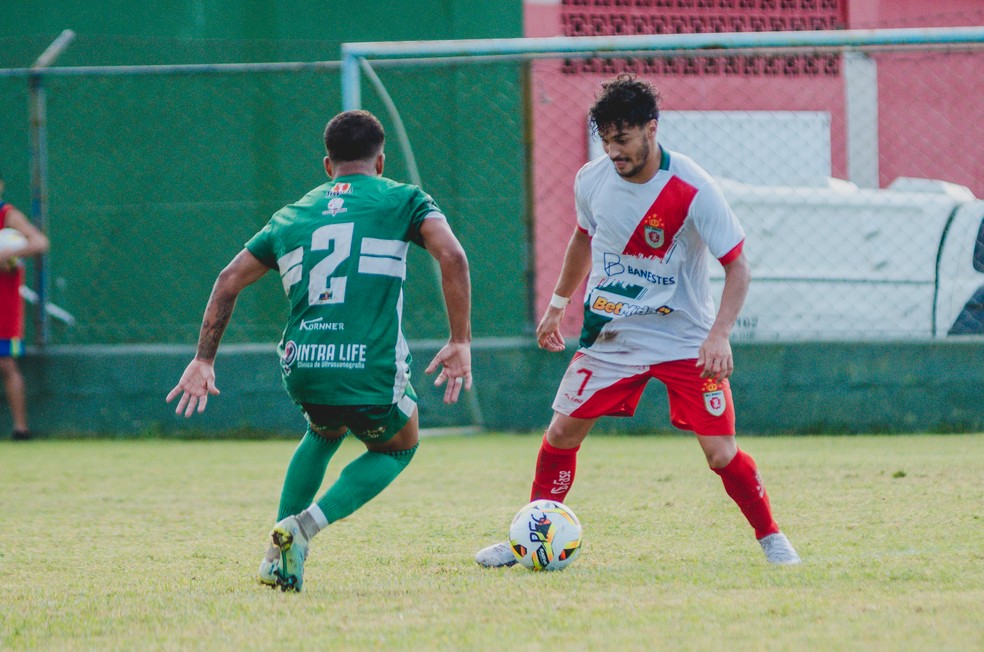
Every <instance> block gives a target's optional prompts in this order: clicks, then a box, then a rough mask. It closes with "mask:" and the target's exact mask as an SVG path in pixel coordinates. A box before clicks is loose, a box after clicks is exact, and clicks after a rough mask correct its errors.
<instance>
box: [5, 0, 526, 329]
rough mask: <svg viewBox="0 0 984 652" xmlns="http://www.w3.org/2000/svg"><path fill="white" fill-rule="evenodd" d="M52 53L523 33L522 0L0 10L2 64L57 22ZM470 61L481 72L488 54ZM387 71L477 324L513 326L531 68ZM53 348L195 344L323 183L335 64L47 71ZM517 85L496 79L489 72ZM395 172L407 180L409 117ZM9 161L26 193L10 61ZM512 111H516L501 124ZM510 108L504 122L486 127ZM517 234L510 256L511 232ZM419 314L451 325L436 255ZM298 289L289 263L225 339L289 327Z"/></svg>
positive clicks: (292, 51)
mask: <svg viewBox="0 0 984 652" xmlns="http://www.w3.org/2000/svg"><path fill="white" fill-rule="evenodd" d="M65 28H70V29H72V30H74V31H75V32H76V34H77V36H76V38H75V40H74V41H73V42H72V43H71V45H70V46H69V47H68V48H67V49H66V50H65V51H64V53H63V54H62V56H61V57H60V58H59V59H58V60H57V62H56V66H58V67H66V66H95V65H104V66H120V65H135V64H154V65H160V64H186V63H240V62H277V61H301V62H308V61H337V60H339V59H340V54H339V53H340V45H341V43H343V42H346V41H373V40H417V39H447V38H455V39H462V38H479V37H515V36H520V35H521V34H522V6H521V4H520V3H486V2H477V1H474V0H455V1H453V2H452V1H435V0H421V1H416V0H415V1H414V2H396V3H351V2H344V3H343V2H310V1H308V2H304V1H299V2H261V1H258V0H240V1H238V2H234V1H228V0H227V1H224V2H210V3H204V2H199V1H195V2H190V1H186V2H169V3H149V4H148V3H142V4H141V3H136V4H135V3H128V2H107V1H105V0H101V1H100V0H95V1H93V2H86V3H51V2H36V1H30V0H27V1H23V2H17V3H5V4H4V6H3V9H2V10H0V67H25V66H29V65H30V64H31V63H32V62H33V61H34V60H35V58H36V57H37V56H38V55H39V54H40V53H41V52H42V51H43V50H44V48H45V47H46V46H47V45H48V44H49V43H50V42H51V41H52V40H53V39H54V38H55V36H57V34H59V33H60V32H61V30H62V29H65ZM472 71H473V69H472ZM472 71H469V70H461V69H455V68H451V69H447V70H436V69H433V68H430V69H418V70H414V71H408V72H403V71H389V70H380V71H379V76H380V77H381V78H382V79H383V81H384V83H385V84H386V88H387V91H388V92H389V94H390V95H391V96H392V97H393V98H394V101H395V102H396V105H397V109H398V110H399V112H400V118H401V120H402V122H403V123H404V124H405V125H406V128H407V131H408V135H409V140H410V143H411V145H412V148H413V154H414V156H415V158H416V161H417V166H418V168H419V170H420V175H421V183H422V185H423V187H424V188H425V190H427V191H428V192H430V193H431V194H432V195H433V196H434V198H435V199H436V200H437V202H438V203H439V204H440V205H441V207H442V208H443V209H444V210H445V212H446V213H447V214H448V216H449V219H450V221H451V224H452V227H453V228H454V229H455V231H456V233H457V234H458V237H459V238H460V239H461V240H462V242H463V244H464V245H465V247H466V249H467V250H468V251H469V252H470V253H471V254H472V255H471V264H472V272H473V285H474V296H475V310H474V324H473V330H474V332H475V333H476V334H477V335H482V336H503V335H516V334H518V333H520V332H523V331H524V329H526V328H527V327H528V324H529V322H530V319H531V316H530V315H529V314H528V313H527V312H526V311H525V310H519V311H516V310H503V309H502V306H503V305H508V303H509V301H510V299H511V298H512V297H515V296H521V297H522V296H525V295H526V285H525V276H526V270H527V267H528V258H527V251H526V248H525V246H524V244H523V243H525V242H526V241H527V239H528V238H527V223H526V220H527V217H526V211H525V206H526V199H525V186H524V179H525V161H524V158H523V147H522V143H521V139H522V137H523V128H522V124H521V121H522V119H523V117H522V116H523V112H522V110H521V101H522V100H521V97H520V95H519V94H518V93H516V92H513V91H511V90H509V89H514V88H516V87H517V85H518V77H519V74H520V71H519V68H518V67H517V66H515V65H492V66H489V67H486V68H485V69H484V70H483V72H482V74H481V76H480V79H477V78H476V76H475V75H474V74H472ZM44 88H45V91H46V94H47V113H48V125H47V127H48V149H49V164H48V168H49V200H50V201H49V211H48V214H49V218H48V224H47V232H48V234H49V237H50V238H51V241H52V249H51V253H50V255H49V257H48V260H49V269H50V279H51V281H50V285H51V287H50V300H51V301H53V302H54V303H56V304H57V305H59V306H61V307H63V308H65V309H66V310H68V311H69V312H70V313H71V314H73V315H74V316H75V317H76V319H77V322H76V324H75V326H74V327H72V328H67V327H64V326H63V325H61V324H60V323H58V322H52V327H51V339H50V342H49V343H50V344H52V345H69V344H161V343H167V344H189V343H193V342H194V341H195V338H196V337H197V332H198V328H199V324H200V320H201V312H202V309H203V307H204V304H205V300H206V298H207V297H208V293H209V290H210V288H211V285H212V282H213V280H214V278H215V276H216V274H217V273H218V272H219V270H220V269H221V268H222V267H223V265H224V264H225V263H226V262H227V261H228V260H229V259H231V258H232V256H233V255H234V254H235V253H236V252H237V251H238V250H239V249H240V248H241V247H242V244H243V243H244V242H245V241H246V240H247V239H248V238H249V237H250V236H251V235H252V234H253V233H255V232H256V231H257V230H259V228H261V227H262V225H263V224H264V223H265V222H266V220H267V219H268V218H269V216H270V215H271V214H272V213H273V212H274V211H275V210H277V209H278V208H279V207H280V206H282V205H284V204H287V203H289V202H291V201H294V200H295V199H297V198H299V197H301V196H302V195H303V194H305V193H306V192H307V191H308V190H309V189H310V188H312V187H314V186H316V185H318V184H320V183H323V182H324V181H326V178H325V175H324V172H323V170H322V168H321V158H322V156H323V154H324V148H323V144H322V142H321V134H322V131H323V129H324V125H325V123H326V122H327V120H328V119H329V118H330V117H331V116H332V115H334V114H335V113H336V112H337V111H338V110H340V109H341V98H340V78H339V74H338V71H337V70H324V69H322V70H307V71H292V72H280V73H270V72H263V73H250V74H244V73H231V74H209V75H203V74H182V75H162V74H150V75H130V76H119V75H99V76H94V77H93V76H48V77H46V78H45V81H44ZM496 88H499V89H505V91H500V92H488V91H489V89H496ZM363 98H364V102H365V105H366V108H368V109H370V110H372V111H373V112H374V113H376V114H377V115H379V117H380V118H381V120H382V121H383V123H384V126H385V127H386V129H387V132H388V135H389V138H388V145H387V166H386V174H387V176H390V177H392V178H395V179H397V180H400V181H408V182H409V181H411V179H410V175H409V171H408V170H409V168H408V166H407V164H406V160H405V158H404V153H403V152H402V151H401V149H400V147H399V146H398V139H397V131H396V123H395V121H394V120H393V119H392V118H391V117H390V116H389V114H388V113H387V112H386V110H385V106H384V105H383V103H382V101H381V98H380V97H379V96H378V94H377V93H376V91H375V90H374V89H373V88H372V87H370V86H369V85H368V84H365V85H364V88H363ZM0 111H2V114H0V115H2V118H0V119H2V123H0V170H3V171H4V174H5V176H6V177H7V193H6V199H7V200H8V201H10V202H11V203H13V204H15V205H18V206H20V207H21V208H22V209H24V210H25V212H27V211H28V208H29V205H30V201H29V200H30V189H29V182H30V174H29V160H28V153H29V150H28V144H29V131H28V129H29V124H28V94H27V80H26V79H25V78H23V77H14V78H10V77H7V78H4V77H0ZM503 116H507V117H508V119H509V120H512V121H513V124H511V125H510V124H508V123H503V122H502V117H503ZM492 123H495V125H494V126H490V125H491V124H492ZM503 242H506V243H512V244H513V246H512V248H511V250H510V251H508V252H507V255H499V253H498V252H499V250H500V249H501V248H502V243H503ZM409 265H410V269H409V271H408V284H407V301H406V306H407V310H406V313H405V317H406V329H407V333H408V336H409V337H412V338H436V337H442V336H445V335H446V323H445V318H444V316H443V311H442V309H441V297H440V288H439V285H438V283H437V281H436V279H435V276H434V273H433V270H432V267H431V264H430V259H429V257H428V256H427V255H426V254H425V253H423V252H422V251H419V250H417V251H414V253H413V254H411V256H410V259H409ZM285 305H286V302H285V301H284V298H283V293H282V290H281V288H280V285H279V282H278V281H277V279H276V278H275V275H273V274H271V275H268V277H267V278H265V279H263V280H262V281H261V282H260V283H259V284H258V285H257V287H255V288H252V289H250V291H248V292H247V293H244V295H243V296H242V298H241V301H240V303H239V306H238V309H237V316H236V318H235V319H234V320H233V322H232V324H231V326H230V328H229V330H228V332H227V334H226V340H225V342H227V343H249V342H271V341H275V340H276V339H277V338H278V337H279V333H280V329H281V328H282V322H283V319H284V309H285Z"/></svg>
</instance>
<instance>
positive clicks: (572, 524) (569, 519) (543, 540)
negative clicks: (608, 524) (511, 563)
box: [509, 499, 581, 571]
mask: <svg viewBox="0 0 984 652" xmlns="http://www.w3.org/2000/svg"><path fill="white" fill-rule="evenodd" d="M509 546H510V547H511V548H512V551H513V554H514V555H516V560H517V561H518V562H519V563H520V564H522V565H523V566H526V567H527V568H531V569H533V570H535V571H543V570H561V569H562V568H566V567H567V566H568V565H569V564H570V563H571V562H572V561H574V560H575V559H577V555H578V553H580V552H581V522H580V521H579V520H577V516H575V515H574V512H572V511H571V509H570V508H569V507H567V506H566V505H564V504H563V503H559V502H557V501H556V500H544V499H541V500H534V501H533V502H532V503H530V504H529V505H527V506H526V507H524V508H523V509H521V510H519V511H518V512H517V513H516V516H514V517H513V520H512V525H510V526H509Z"/></svg>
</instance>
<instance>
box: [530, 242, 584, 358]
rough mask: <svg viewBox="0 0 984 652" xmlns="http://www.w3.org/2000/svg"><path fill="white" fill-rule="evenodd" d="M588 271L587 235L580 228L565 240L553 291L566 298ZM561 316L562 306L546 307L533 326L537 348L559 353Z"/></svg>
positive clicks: (582, 280) (562, 346)
mask: <svg viewBox="0 0 984 652" xmlns="http://www.w3.org/2000/svg"><path fill="white" fill-rule="evenodd" d="M590 271H591V237H590V236H588V234H587V233H585V232H584V231H582V230H581V229H574V234H573V235H572V236H571V239H570V241H569V242H568V243H567V251H566V252H565V253H564V263H563V265H562V266H561V268H560V276H559V277H558V278H557V285H556V286H554V294H555V295H557V296H559V297H565V298H570V296H571V295H572V294H574V292H575V291H576V290H577V289H578V288H579V287H580V286H581V284H582V283H584V279H585V278H587V276H588V273H589V272H590ZM563 318H564V308H558V307H556V306H552V305H551V306H547V309H546V310H545V311H544V313H543V317H542V318H541V319H540V323H539V324H538V325H537V327H536V343H537V346H539V347H540V348H541V349H546V350H547V351H552V352H554V353H559V352H560V351H563V350H564V336H563V335H561V333H560V322H561V320H562V319H563Z"/></svg>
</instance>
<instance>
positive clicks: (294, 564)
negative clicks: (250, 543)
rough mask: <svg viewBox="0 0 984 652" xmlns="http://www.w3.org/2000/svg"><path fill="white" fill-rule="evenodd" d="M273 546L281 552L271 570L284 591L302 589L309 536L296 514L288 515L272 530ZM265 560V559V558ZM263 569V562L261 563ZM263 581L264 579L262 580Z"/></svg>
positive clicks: (277, 583)
mask: <svg viewBox="0 0 984 652" xmlns="http://www.w3.org/2000/svg"><path fill="white" fill-rule="evenodd" d="M270 541H271V546H270V547H271V548H276V550H277V552H279V555H280V560H279V562H275V563H272V565H271V567H270V572H271V573H272V574H273V575H274V577H275V578H276V585H277V586H279V587H280V589H281V590H282V591H300V590H301V586H302V585H303V584H304V561H305V560H306V559H307V555H308V537H307V535H306V534H305V532H304V529H303V528H302V527H301V524H300V522H299V521H298V520H297V517H296V516H288V517H287V518H285V519H284V520H282V521H280V522H279V523H277V524H276V525H275V526H274V527H273V531H272V532H270ZM264 561H265V560H264ZM260 567H261V570H262V567H263V564H261V565H260ZM261 581H262V580H261Z"/></svg>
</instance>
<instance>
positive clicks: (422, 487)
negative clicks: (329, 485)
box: [0, 435, 984, 651]
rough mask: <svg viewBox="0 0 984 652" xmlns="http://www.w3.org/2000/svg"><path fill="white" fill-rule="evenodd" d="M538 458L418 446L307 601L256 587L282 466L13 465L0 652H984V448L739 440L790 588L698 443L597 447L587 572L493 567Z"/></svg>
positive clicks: (272, 458) (159, 452)
mask: <svg viewBox="0 0 984 652" xmlns="http://www.w3.org/2000/svg"><path fill="white" fill-rule="evenodd" d="M538 441H539V435H480V436H473V437H440V438H429V439H425V440H424V441H423V443H422V445H421V448H420V451H419V452H418V454H417V456H416V457H415V459H414V461H413V463H412V464H411V465H410V467H409V468H408V469H407V471H406V472H405V473H404V474H403V475H402V476H401V477H400V478H398V479H397V481H396V482H395V483H394V484H393V485H392V486H391V487H390V488H389V489H387V490H386V491H385V492H384V493H383V494H382V495H380V496H379V497H378V498H377V499H376V500H374V501H373V502H371V503H369V504H368V505H367V506H366V507H364V508H363V509H362V510H360V511H358V512H356V513H355V514H354V515H353V516H351V517H350V518H348V519H345V520H343V521H341V522H339V523H336V524H333V525H332V526H330V527H329V528H328V529H327V530H326V531H325V532H323V533H322V534H321V535H319V537H318V538H317V539H315V540H314V542H313V545H312V551H311V557H310V559H309V561H308V566H307V572H306V573H305V582H304V587H305V590H304V592H303V593H301V594H297V595H293V594H283V593H280V592H278V591H273V590H270V589H268V588H265V587H263V586H261V585H260V584H258V583H256V582H255V580H254V573H255V570H256V567H257V565H258V563H259V560H260V557H261V556H262V553H263V550H264V549H265V546H266V542H265V536H266V533H267V531H268V530H269V528H270V527H271V525H272V519H273V518H274V516H275V510H276V504H277V499H278V495H279V491H280V483H281V480H282V474H283V471H284V469H285V467H286V464H287V461H288V459H289V457H290V455H291V453H292V451H293V447H294V443H293V442H290V441H283V440H280V441H167V440H153V439H148V440H128V441H112V440H98V441H33V442H28V443H24V444H19V443H18V444H15V443H11V442H3V443H0V497H2V498H0V500H2V508H0V595H2V599H0V649H4V650H38V649H58V650H91V649H110V650H130V649H134V650H136V649H139V650H185V649H200V650H237V651H242V650H254V649H280V650H291V649H294V650H313V649H326V650H327V649H331V650H381V649H392V650H517V651H518V650H550V651H553V650H656V649H663V650H709V649H733V650H862V649H863V650H875V649H877V650H930V649H941V650H943V649H945V650H981V649H984V627H982V625H981V622H982V616H981V614H982V612H981V605H982V604H984V548H982V546H981V541H982V539H984V536H982V535H984V482H982V478H984V435H947V436H922V435H919V436H904V437H894V436H877V437H853V436H852V437H759V438H752V437H746V438H744V439H742V440H741V444H742V447H743V448H744V449H746V450H747V451H749V452H750V453H751V454H752V455H753V456H755V458H756V460H757V461H758V463H759V467H760V469H761V471H762V474H763V477H764V479H765V482H766V486H767V487H768V489H769V492H770V495H771V498H772V505H773V508H774V510H775V512H776V517H777V519H778V520H779V522H780V524H781V526H782V527H783V530H784V531H785V532H786V533H787V534H788V535H789V537H790V540H791V541H792V542H793V544H794V545H795V546H796V547H797V549H798V551H799V552H800V554H801V555H802V557H803V559H804V563H803V565H801V566H798V567H784V568H775V567H770V566H769V565H767V564H766V563H765V561H764V557H763V556H762V553H761V550H760V549H759V547H758V545H757V544H756V542H755V540H754V538H753V536H752V532H751V529H750V528H749V527H748V525H747V524H746V523H745V521H744V519H743V518H742V517H741V515H740V513H739V512H738V510H737V508H736V507H735V506H734V504H733V503H732V502H731V501H730V499H728V498H727V496H726V495H725V493H724V491H723V489H722V487H721V483H720V480H719V479H718V477H717V476H716V475H714V474H713V473H711V472H710V471H708V470H707V468H706V465H705V463H704V461H703V456H702V455H701V453H700V450H699V447H698V446H697V444H696V443H695V442H694V441H692V438H690V437H686V436H659V437H624V436H614V435H611V436H608V435H606V436H598V437H589V438H588V440H587V441H586V442H585V444H584V446H583V447H582V451H581V454H580V457H579V466H578V477H577V482H576V483H575V486H574V489H573V491H572V492H571V494H570V496H569V497H568V504H569V505H570V506H571V507H572V508H573V509H574V510H575V511H576V512H577V514H578V516H579V517H580V519H581V521H582V523H583V525H584V540H585V543H584V549H583V551H582V554H581V556H580V558H579V559H578V560H577V561H576V562H575V563H574V564H573V565H572V566H571V567H570V568H568V569H567V570H566V571H563V572H559V573H533V572H530V571H526V570H525V569H521V568H516V567H514V568H509V569H500V570H486V569H482V568H479V567H478V566H477V565H476V564H475V563H474V562H473V560H472V557H473V555H474V553H475V551H476V550H477V549H478V548H480V547H482V546H484V545H487V544H489V543H492V542H494V541H497V540H501V539H503V538H504V536H505V533H506V530H507V527H508V523H509V520H510V519H511V517H512V515H513V513H514V512H515V511H516V510H517V509H518V508H519V507H520V506H522V505H523V504H525V502H526V499H527V498H528V493H529V483H530V480H531V478H532V469H533V464H534V459H535V456H536V450H537V445H538ZM361 450H362V448H361V446H360V445H359V444H358V442H355V441H347V442H346V443H345V444H344V445H343V446H342V448H341V450H340V451H339V453H338V455H337V456H336V458H335V460H333V462H332V464H331V466H330V467H329V471H328V481H331V480H332V479H333V478H334V477H336V476H337V474H338V473H339V471H340V470H341V468H342V466H343V465H344V463H345V462H347V461H348V460H351V459H352V458H354V457H355V456H356V455H358V454H359V453H360V452H361Z"/></svg>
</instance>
